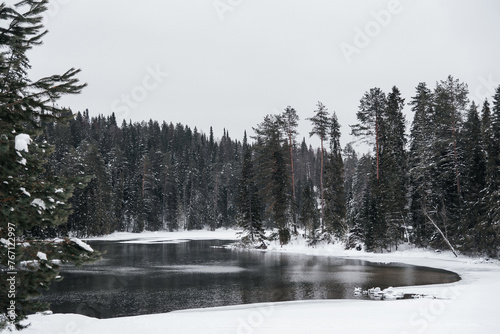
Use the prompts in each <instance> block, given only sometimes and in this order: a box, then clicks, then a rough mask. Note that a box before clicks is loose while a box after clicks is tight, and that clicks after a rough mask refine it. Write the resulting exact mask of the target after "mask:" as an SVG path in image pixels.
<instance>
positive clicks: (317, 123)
mask: <svg viewBox="0 0 500 334" xmlns="http://www.w3.org/2000/svg"><path fill="white" fill-rule="evenodd" d="M468 95H469V92H468V88H467V85H466V84H465V83H462V82H460V81H459V80H458V79H454V78H453V77H452V76H449V77H448V78H447V79H446V80H443V81H439V82H437V83H436V86H435V87H434V88H429V87H428V86H427V84H426V83H420V84H418V86H417V87H416V89H415V93H414V96H413V97H412V98H411V101H409V102H407V103H408V105H409V106H411V110H412V114H413V121H412V122H411V126H410V128H409V129H408V130H409V131H407V123H408V122H407V121H406V119H405V116H404V114H403V108H404V106H405V103H406V102H405V100H404V99H403V98H402V97H401V93H400V91H399V89H398V88H397V87H393V88H392V90H391V91H390V92H389V93H385V92H383V91H382V90H381V89H380V88H372V89H370V90H369V91H367V92H366V93H365V94H364V95H363V96H362V97H361V99H360V104H359V109H358V111H357V119H358V123H357V124H354V125H349V127H350V131H351V132H352V134H353V135H355V136H356V137H357V138H358V139H359V140H360V141H363V142H366V143H368V144H369V145H371V146H372V147H373V152H372V153H370V154H363V155H360V154H358V153H357V152H356V151H355V150H354V148H353V145H352V144H348V145H346V146H345V147H344V148H342V147H341V145H340V136H341V132H340V124H339V122H338V120H337V117H336V114H335V113H334V112H333V113H330V112H329V111H328V108H327V106H325V105H323V104H322V103H321V102H318V104H317V106H316V110H314V111H312V112H311V117H310V118H309V119H308V120H309V121H310V122H311V132H310V133H309V134H307V135H308V136H317V137H318V138H319V139H320V142H321V147H319V148H313V147H312V146H310V145H308V144H307V142H306V139H305V136H302V140H298V137H299V134H298V133H297V125H298V120H299V119H298V115H297V112H296V111H295V109H293V108H292V107H290V106H288V107H287V108H285V109H284V111H283V112H282V113H281V114H276V115H267V116H266V117H265V118H264V119H263V120H262V122H261V123H259V124H257V125H256V126H255V127H254V128H253V133H254V135H251V136H247V133H246V132H245V133H244V134H243V138H242V139H241V140H240V139H235V138H232V137H231V136H230V134H229V130H227V129H225V130H224V132H223V134H222V137H216V136H215V135H214V133H213V131H212V128H210V132H209V133H208V134H206V133H203V132H201V131H199V130H198V129H197V128H196V127H195V128H194V129H191V128H190V127H189V126H188V125H183V124H175V125H174V124H172V123H167V122H165V121H164V122H163V123H161V124H160V123H159V122H157V121H154V120H150V121H148V122H140V123H132V122H126V121H123V122H122V124H121V125H118V124H117V121H116V118H115V115H114V114H112V115H111V116H103V115H100V116H97V117H90V116H89V112H88V111H84V112H77V113H76V114H73V113H72V112H71V111H69V110H66V115H65V119H66V121H65V122H62V121H61V120H58V121H56V122H49V123H47V124H46V127H45V131H44V133H43V134H42V135H41V136H40V137H39V138H38V139H37V140H39V141H45V140H46V141H48V142H49V143H50V144H53V145H55V151H54V153H53V154H52V156H51V158H50V159H49V161H48V162H47V164H46V166H47V172H48V173H52V174H54V175H58V176H65V177H70V176H74V175H78V176H81V177H82V182H84V183H85V186H82V187H81V189H76V190H75V193H74V196H73V197H72V198H71V200H70V201H71V204H72V214H71V215H70V216H69V220H68V223H67V224H64V225H62V226H59V227H57V228H53V229H48V230H47V229H44V230H40V231H34V233H36V234H40V235H47V236H48V235H53V234H60V233H62V234H65V233H70V234H73V235H76V236H78V237H89V236H98V235H105V234H109V233H112V232H114V231H133V232H141V231H144V230H148V231H157V230H169V231H173V230H179V229H188V230H191V229H202V228H210V229H216V228H221V227H225V228H229V227H236V226H238V227H241V228H243V229H244V231H245V232H244V233H245V240H248V241H251V242H253V243H256V244H259V243H261V241H262V240H263V239H265V238H266V236H265V233H264V230H272V231H273V233H272V234H271V236H267V237H268V238H269V237H270V238H275V239H279V241H280V243H281V244H286V243H287V242H288V241H289V240H290V238H291V236H292V235H294V234H297V233H304V235H305V236H306V237H307V238H308V240H309V243H310V244H311V245H314V244H315V243H316V242H318V241H325V242H344V243H345V245H346V247H348V248H354V247H365V248H366V249H367V250H371V251H378V252H383V251H390V250H395V249H397V247H398V245H400V244H402V243H406V242H409V243H411V244H414V245H416V246H419V247H433V248H436V249H444V248H447V247H448V246H447V245H446V243H445V240H449V242H450V243H451V244H452V245H453V247H455V248H456V249H457V250H458V251H460V252H463V253H471V254H472V253H474V254H487V255H489V256H498V252H499V249H500V248H499V247H500V244H499V239H498V237H499V232H500V205H499V203H500V87H499V88H498V89H497V90H496V94H495V96H493V97H492V104H490V103H489V101H488V100H486V101H484V103H483V104H482V105H481V106H478V105H476V104H475V103H474V102H470V101H469V98H468ZM311 109H312V108H311Z"/></svg>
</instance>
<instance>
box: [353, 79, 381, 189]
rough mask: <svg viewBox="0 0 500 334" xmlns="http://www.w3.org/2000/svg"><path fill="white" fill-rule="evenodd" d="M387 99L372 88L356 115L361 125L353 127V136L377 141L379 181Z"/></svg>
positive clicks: (361, 102)
mask: <svg viewBox="0 0 500 334" xmlns="http://www.w3.org/2000/svg"><path fill="white" fill-rule="evenodd" d="M386 103H387V101H386V97H385V94H384V92H382V90H381V89H380V88H372V89H370V91H369V92H366V93H365V95H364V96H363V98H361V100H360V105H359V110H358V112H357V114H356V116H357V118H358V121H359V123H358V124H355V125H351V129H352V134H353V135H354V136H356V137H362V138H364V140H365V141H366V142H368V143H373V140H374V141H375V159H376V162H377V180H378V179H379V177H380V143H379V140H380V124H381V122H382V115H383V113H384V111H385V108H386Z"/></svg>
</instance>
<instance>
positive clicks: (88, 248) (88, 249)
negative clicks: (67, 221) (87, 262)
mask: <svg viewBox="0 0 500 334" xmlns="http://www.w3.org/2000/svg"><path fill="white" fill-rule="evenodd" d="M69 240H71V241H73V242H74V243H75V244H77V245H78V246H80V248H83V249H85V250H86V251H87V252H90V253H92V252H94V250H93V249H92V247H90V246H89V245H88V244H86V243H85V242H83V241H81V240H80V239H78V238H71V239H69Z"/></svg>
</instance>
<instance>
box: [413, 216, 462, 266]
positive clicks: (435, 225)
mask: <svg viewBox="0 0 500 334" xmlns="http://www.w3.org/2000/svg"><path fill="white" fill-rule="evenodd" d="M422 211H423V212H424V215H425V216H426V217H427V218H428V219H429V220H430V222H431V223H432V225H434V227H435V228H436V230H438V232H439V233H440V234H441V236H442V237H443V239H444V241H445V242H446V244H447V245H448V247H450V249H451V251H452V252H453V255H455V257H458V255H457V252H456V251H455V249H454V248H453V246H452V245H451V243H450V242H449V241H448V238H446V237H445V235H444V233H443V231H441V229H440V228H439V226H437V224H436V223H435V222H434V220H432V218H431V217H430V216H429V214H428V213H427V209H425V208H424V209H422Z"/></svg>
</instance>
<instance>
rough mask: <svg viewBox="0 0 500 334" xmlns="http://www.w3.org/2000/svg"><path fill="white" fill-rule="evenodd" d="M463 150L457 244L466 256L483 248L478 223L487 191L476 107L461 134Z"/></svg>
mask: <svg viewBox="0 0 500 334" xmlns="http://www.w3.org/2000/svg"><path fill="white" fill-rule="evenodd" d="M460 137H461V140H460V146H461V147H462V149H463V152H464V153H463V160H464V169H463V170H464V171H463V174H462V193H463V207H462V214H461V219H462V220H461V224H460V231H459V239H458V242H459V243H460V245H461V246H462V247H461V248H462V250H463V251H466V252H470V251H478V250H480V247H481V246H482V240H481V236H482V231H481V225H482V224H481V223H482V221H483V220H484V219H485V218H486V217H484V212H485V208H486V207H485V203H484V201H483V197H482V193H483V190H484V189H485V187H486V157H485V155H484V152H485V150H484V144H483V136H482V132H481V121H480V119H479V113H478V111H477V106H476V104H475V103H474V102H473V103H472V105H471V106H470V108H469V112H468V114H467V119H466V121H465V123H464V128H463V131H462V132H461V134H460Z"/></svg>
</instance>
